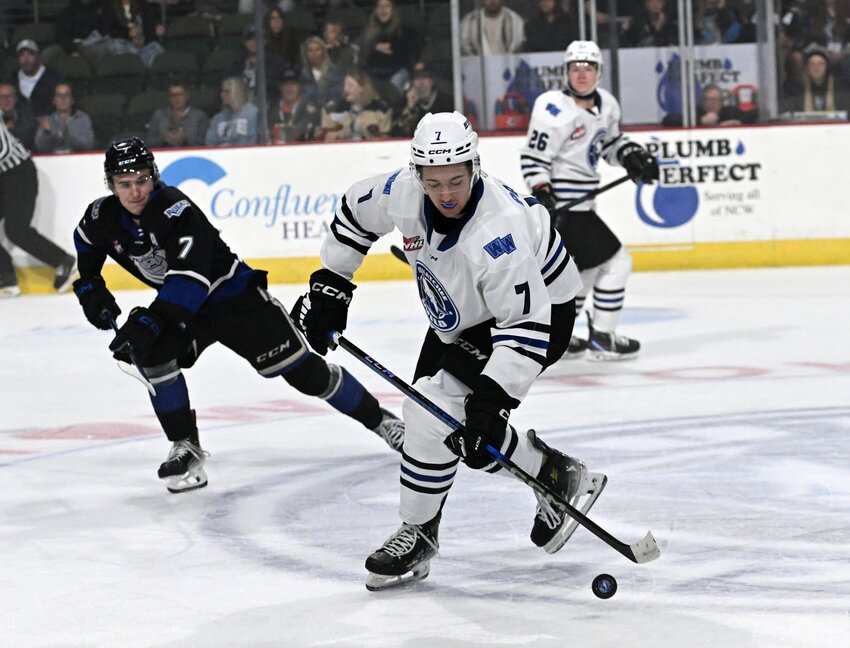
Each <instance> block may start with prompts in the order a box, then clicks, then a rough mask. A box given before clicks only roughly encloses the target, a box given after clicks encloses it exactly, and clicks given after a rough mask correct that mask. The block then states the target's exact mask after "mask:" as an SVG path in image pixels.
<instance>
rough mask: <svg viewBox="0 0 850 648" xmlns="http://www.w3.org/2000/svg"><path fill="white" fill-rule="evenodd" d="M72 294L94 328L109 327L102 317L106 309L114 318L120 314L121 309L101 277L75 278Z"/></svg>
mask: <svg viewBox="0 0 850 648" xmlns="http://www.w3.org/2000/svg"><path fill="white" fill-rule="evenodd" d="M73 286H74V294H75V295H76V296H77V299H78V300H79V301H80V306H82V307H83V313H84V314H85V316H86V319H87V320H88V321H89V322H91V325H92V326H94V327H95V328H99V329H100V330H101V331H108V330H109V329H110V328H111V325H110V324H109V321H108V320H107V319H106V318H105V317H103V312H104V311H106V312H107V313H109V315H111V316H112V317H113V319H114V318H116V317H118V316H119V315H120V314H121V309H120V308H119V307H118V304H117V303H116V302H115V297H113V295H112V293H111V292H109V289H108V288H107V287H106V284H105V283H104V281H103V277H100V276H97V277H89V278H88V279H82V278H81V279H77V280H76V281H75V282H74V283H73Z"/></svg>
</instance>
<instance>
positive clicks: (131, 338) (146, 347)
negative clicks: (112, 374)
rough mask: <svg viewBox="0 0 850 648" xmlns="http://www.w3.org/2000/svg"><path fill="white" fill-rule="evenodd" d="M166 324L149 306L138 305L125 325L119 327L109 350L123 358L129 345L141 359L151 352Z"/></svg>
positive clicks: (118, 357) (120, 358)
mask: <svg viewBox="0 0 850 648" xmlns="http://www.w3.org/2000/svg"><path fill="white" fill-rule="evenodd" d="M164 324H165V323H164V322H163V320H162V318H161V317H160V316H159V315H156V314H154V312H153V311H151V310H150V309H148V308H141V307H139V306H137V307H136V308H134V309H133V310H131V311H130V314H129V315H128V316H127V321H126V322H124V326H122V327H121V328H119V329H118V333H117V334H116V335H115V337H114V338H113V340H112V342H110V344H109V350H110V351H112V353H113V354H114V355H115V357H116V359H119V360H123V359H124V358H125V357H126V356H125V355H124V354H125V353H126V351H127V348H128V347H129V349H130V350H131V351H132V352H133V353H134V354H135V356H136V358H137V359H138V360H140V361H141V360H143V359H144V358H145V357H147V355H148V354H149V353H150V351H151V348H152V347H153V344H154V342H156V339H157V338H158V337H159V334H160V333H162V330H163V328H164Z"/></svg>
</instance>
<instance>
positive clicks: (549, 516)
mask: <svg viewBox="0 0 850 648" xmlns="http://www.w3.org/2000/svg"><path fill="white" fill-rule="evenodd" d="M534 496H535V497H536V498H537V515H536V517H537V519H538V520H540V521H541V522H543V524H545V525H546V526H547V527H549V528H550V529H556V528H558V526H559V525H560V524H561V521H562V520H563V519H564V514H563V513H562V512H561V511H558V510H557V509H556V508H555V507H554V506H553V505H552V502H550V501H549V499H548V498H547V497H546V496H545V495H541V494H540V493H537V492H535V493H534Z"/></svg>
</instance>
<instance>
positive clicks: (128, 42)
mask: <svg viewBox="0 0 850 648" xmlns="http://www.w3.org/2000/svg"><path fill="white" fill-rule="evenodd" d="M128 34H129V38H108V39H106V40H105V41H103V42H102V43H101V44H100V47H101V49H102V51H103V52H105V53H107V54H135V55H136V56H138V57H139V58H140V59H141V60H142V63H143V64H144V66H145V67H150V66H151V65H153V62H154V59H156V57H157V56H159V55H160V54H162V53H163V52H164V51H165V48H164V47H163V46H162V43H160V42H159V41H158V40H152V41H150V42H147V41H145V31H144V29H142V27H141V25H139V24H134V25H130V28H129V30H128Z"/></svg>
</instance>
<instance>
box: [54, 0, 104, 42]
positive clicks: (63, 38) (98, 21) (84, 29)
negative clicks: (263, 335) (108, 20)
mask: <svg viewBox="0 0 850 648" xmlns="http://www.w3.org/2000/svg"><path fill="white" fill-rule="evenodd" d="M100 9H101V5H100V2H99V0H71V2H70V4H69V5H68V6H67V7H65V9H63V10H62V11H60V12H59V15H58V16H57V17H56V39H57V40H58V41H59V45H61V46H62V49H63V50H65V53H66V54H73V53H74V52H76V51H77V48H76V46H75V44H74V42H75V41H78V40H83V39H85V37H86V36H88V35H89V34H91V33H92V32H93V31H94V30H96V29H97V30H100V29H103V14H102V13H101V11H100Z"/></svg>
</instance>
